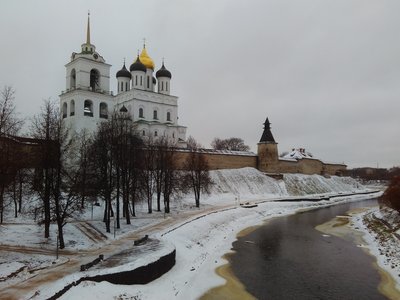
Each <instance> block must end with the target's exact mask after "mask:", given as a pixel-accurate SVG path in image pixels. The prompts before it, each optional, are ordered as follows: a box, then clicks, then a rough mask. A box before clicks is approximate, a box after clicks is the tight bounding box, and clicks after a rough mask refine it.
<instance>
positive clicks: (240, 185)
mask: <svg viewBox="0 0 400 300" xmlns="http://www.w3.org/2000/svg"><path fill="white" fill-rule="evenodd" d="M210 175H211V179H212V180H213V182H214V186H213V187H212V189H211V194H224V193H230V194H234V195H240V196H249V195H265V196H268V195H272V196H281V195H282V196H283V195H287V191H286V188H285V186H284V184H283V182H280V181H278V180H275V179H273V178H271V177H268V176H265V175H264V174H263V173H261V172H260V171H258V170H257V169H254V168H242V169H228V170H217V171H211V172H210Z"/></svg>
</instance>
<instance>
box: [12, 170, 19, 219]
mask: <svg viewBox="0 0 400 300" xmlns="http://www.w3.org/2000/svg"><path fill="white" fill-rule="evenodd" d="M15 180H17V177H15V179H14V182H13V201H14V218H17V217H18V199H17V183H16V182H15Z"/></svg>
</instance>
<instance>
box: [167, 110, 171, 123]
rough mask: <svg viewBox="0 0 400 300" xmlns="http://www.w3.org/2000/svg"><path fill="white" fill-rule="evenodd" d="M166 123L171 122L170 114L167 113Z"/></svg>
mask: <svg viewBox="0 0 400 300" xmlns="http://www.w3.org/2000/svg"><path fill="white" fill-rule="evenodd" d="M167 121H171V113H170V112H167Z"/></svg>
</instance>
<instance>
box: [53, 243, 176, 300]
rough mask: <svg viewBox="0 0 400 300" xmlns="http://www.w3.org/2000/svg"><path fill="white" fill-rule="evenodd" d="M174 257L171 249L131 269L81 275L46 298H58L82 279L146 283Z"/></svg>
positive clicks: (167, 268)
mask: <svg viewBox="0 0 400 300" xmlns="http://www.w3.org/2000/svg"><path fill="white" fill-rule="evenodd" d="M175 258H176V250H175V249H173V250H172V251H171V252H170V253H168V254H166V255H164V256H162V257H160V258H159V259H158V260H156V261H154V262H152V263H149V264H148V265H146V266H141V267H138V268H136V269H133V270H129V271H122V272H117V273H109V274H101V275H96V276H86V277H81V278H80V279H78V280H76V281H74V282H72V283H70V284H68V285H67V286H65V287H64V288H63V289H62V290H60V291H58V292H57V293H55V294H54V295H53V296H51V297H49V298H47V299H51V300H53V299H54V300H55V299H58V298H59V297H61V296H62V295H63V294H65V293H66V292H67V291H68V290H69V289H70V288H72V287H74V286H77V285H78V284H80V283H81V282H82V281H95V282H101V281H108V282H110V283H113V284H146V283H149V282H151V281H153V280H154V279H157V278H159V277H161V276H162V275H163V274H165V273H167V272H168V271H169V270H170V269H171V268H172V267H173V266H174V265H175Z"/></svg>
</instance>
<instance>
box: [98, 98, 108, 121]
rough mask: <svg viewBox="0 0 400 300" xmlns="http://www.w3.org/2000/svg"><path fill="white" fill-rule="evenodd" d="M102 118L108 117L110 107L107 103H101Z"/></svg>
mask: <svg viewBox="0 0 400 300" xmlns="http://www.w3.org/2000/svg"><path fill="white" fill-rule="evenodd" d="M100 118H102V119H108V107H107V103H104V102H102V103H100Z"/></svg>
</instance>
